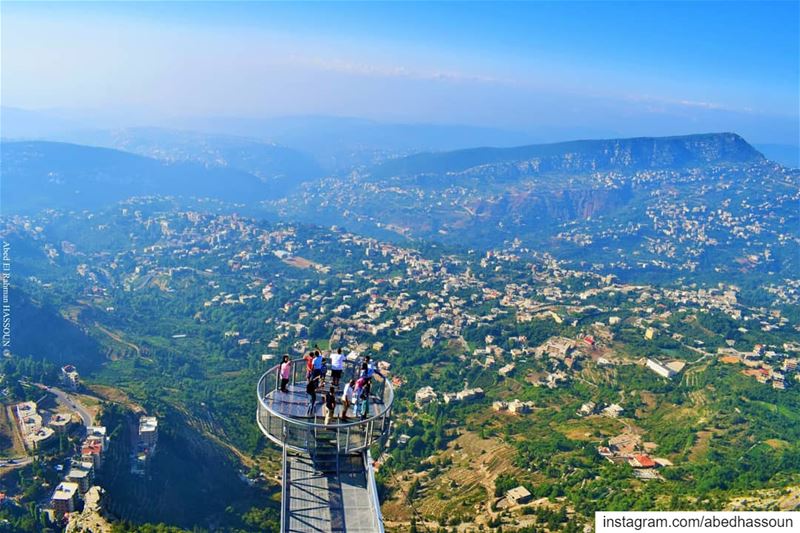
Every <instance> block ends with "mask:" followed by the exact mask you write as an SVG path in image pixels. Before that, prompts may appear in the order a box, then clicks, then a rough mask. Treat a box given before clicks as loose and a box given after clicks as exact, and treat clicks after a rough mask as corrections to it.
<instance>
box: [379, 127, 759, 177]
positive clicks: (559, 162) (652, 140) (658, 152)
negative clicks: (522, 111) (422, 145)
mask: <svg viewBox="0 0 800 533" xmlns="http://www.w3.org/2000/svg"><path fill="white" fill-rule="evenodd" d="M763 160H764V156H763V155H761V153H760V152H759V151H758V150H756V149H755V148H753V147H752V146H751V145H750V144H748V143H747V141H745V140H744V139H742V138H741V137H740V136H739V135H736V134H735V133H707V134H699V135H685V136H680V137H638V138H632V139H609V140H586V141H569V142H561V143H554V144H535V145H530V146H520V147H516V148H471V149H468V150H457V151H453V152H442V153H424V154H416V155H411V156H408V157H403V158H399V159H394V160H391V161H387V162H385V163H383V164H381V165H379V166H377V167H376V168H375V169H374V170H373V172H372V174H373V175H374V176H375V177H377V178H386V177H391V176H412V175H417V174H430V175H437V174H440V175H441V174H445V175H450V176H453V175H458V174H461V173H466V172H467V171H469V170H470V169H478V168H482V169H484V170H487V169H488V168H487V167H489V166H491V165H503V164H505V165H511V166H512V167H514V168H515V169H516V170H517V172H516V174H517V175H520V174H524V173H526V174H545V173H586V172H608V171H628V172H629V171H638V170H670V169H681V168H691V167H703V166H707V165H713V164H720V163H746V162H758V161H763ZM506 174H508V175H509V177H510V175H512V172H511V171H510V170H509V171H507V172H506Z"/></svg>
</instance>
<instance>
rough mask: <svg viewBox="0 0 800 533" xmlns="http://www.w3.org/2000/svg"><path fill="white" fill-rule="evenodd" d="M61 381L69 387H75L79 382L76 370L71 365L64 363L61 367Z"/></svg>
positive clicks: (73, 388)
mask: <svg viewBox="0 0 800 533" xmlns="http://www.w3.org/2000/svg"><path fill="white" fill-rule="evenodd" d="M61 382H62V383H63V384H64V386H65V387H67V388H69V389H72V390H75V389H77V388H78V386H79V385H80V384H81V380H80V376H79V375H78V370H77V369H76V368H75V367H74V366H73V365H65V366H63V367H61Z"/></svg>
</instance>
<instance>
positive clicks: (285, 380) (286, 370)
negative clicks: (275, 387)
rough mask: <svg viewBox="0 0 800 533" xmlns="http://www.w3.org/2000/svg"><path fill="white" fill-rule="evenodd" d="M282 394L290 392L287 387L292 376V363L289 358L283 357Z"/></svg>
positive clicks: (281, 372) (281, 371)
mask: <svg viewBox="0 0 800 533" xmlns="http://www.w3.org/2000/svg"><path fill="white" fill-rule="evenodd" d="M280 374H281V392H289V389H287V388H286V386H287V385H288V384H289V377H290V376H291V375H292V363H291V362H289V356H288V355H284V356H283V362H282V363H281V370H280Z"/></svg>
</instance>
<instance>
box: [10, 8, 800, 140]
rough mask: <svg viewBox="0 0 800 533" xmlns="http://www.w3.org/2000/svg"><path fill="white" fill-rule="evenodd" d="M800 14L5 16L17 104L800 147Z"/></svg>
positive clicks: (135, 117) (143, 114)
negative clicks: (341, 118)
mask: <svg viewBox="0 0 800 533" xmlns="http://www.w3.org/2000/svg"><path fill="white" fill-rule="evenodd" d="M798 5H800V4H799V3H798V2H777V3H771V2H751V3H747V2H691V3H683V2H666V3H661V2H637V3H626V2H608V3H606V2H590V3H578V2H540V3H493V4H484V3H400V4H388V3H369V4H367V3H352V4H340V3H330V2H328V3H293V4H288V3H277V4H267V3H258V4H255V3H244V4H240V3H224V4H215V3H198V4H194V3H185V2H174V3H167V4H158V3H135V4H125V3H112V4H97V3H93V4H85V3H84V4H76V5H64V4H52V5H51V4H13V3H8V2H3V3H2V7H1V8H0V9H2V30H3V31H2V67H3V68H2V93H0V96H1V97H2V103H3V105H5V106H13V107H22V108H27V109H51V108H55V109H61V110H80V112H83V113H105V114H112V115H113V116H115V117H117V118H118V119H119V120H122V121H126V122H129V123H131V124H135V123H139V124H153V123H158V122H159V121H162V120H165V117H182V116H249V117H261V116H264V117H266V116H279V115H296V114H327V115H346V116H359V117H366V118H372V119H377V120H386V121H399V122H436V123H460V124H473V125H483V126H494V127H501V128H506V129H514V130H519V131H531V132H536V133H537V134H539V135H541V136H543V137H544V138H547V139H550V140H556V139H558V138H563V137H569V136H571V135H579V136H580V135H582V136H595V135H597V136H610V135H639V134H641V135H659V134H677V133H689V132H696V131H719V130H729V131H737V132H739V133H742V134H743V135H745V136H746V137H748V138H749V139H751V140H753V141H754V142H780V143H796V142H797V138H798V135H799V134H798V120H799V119H798V115H799V114H800V111H799V110H798V106H799V104H798V98H799V97H798V87H800V81H799V79H798V68H799V65H800V52H799V51H798V48H799V47H800V30H799V29H798V25H799V24H800V22H798V21H800V9H799V8H798Z"/></svg>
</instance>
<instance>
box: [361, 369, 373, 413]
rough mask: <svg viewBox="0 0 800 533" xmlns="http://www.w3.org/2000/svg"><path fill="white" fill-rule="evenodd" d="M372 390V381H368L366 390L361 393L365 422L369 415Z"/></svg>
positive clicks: (365, 385)
mask: <svg viewBox="0 0 800 533" xmlns="http://www.w3.org/2000/svg"><path fill="white" fill-rule="evenodd" d="M370 390H372V380H369V379H368V380H367V382H366V383H365V384H364V390H363V392H362V393H361V398H362V401H361V420H365V419H366V418H367V416H368V415H369V393H370Z"/></svg>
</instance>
